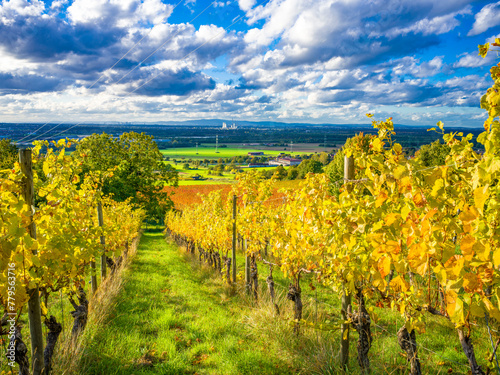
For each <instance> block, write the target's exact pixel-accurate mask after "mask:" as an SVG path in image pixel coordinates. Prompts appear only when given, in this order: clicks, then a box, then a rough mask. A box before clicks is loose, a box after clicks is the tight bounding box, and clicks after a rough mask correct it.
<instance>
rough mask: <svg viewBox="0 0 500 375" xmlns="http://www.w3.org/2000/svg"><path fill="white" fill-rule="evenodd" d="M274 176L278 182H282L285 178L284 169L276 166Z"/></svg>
mask: <svg viewBox="0 0 500 375" xmlns="http://www.w3.org/2000/svg"><path fill="white" fill-rule="evenodd" d="M274 176H276V178H277V179H278V180H284V179H285V178H286V177H287V172H286V169H285V168H283V166H282V165H278V166H277V167H276V169H275V170H274Z"/></svg>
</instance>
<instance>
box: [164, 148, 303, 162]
mask: <svg viewBox="0 0 500 375" xmlns="http://www.w3.org/2000/svg"><path fill="white" fill-rule="evenodd" d="M160 151H161V153H162V154H163V155H164V156H169V157H170V158H171V159H177V160H179V159H182V158H185V159H218V158H232V157H233V156H246V155H248V153H249V152H256V151H263V152H264V155H265V156H269V155H273V156H277V155H279V154H280V153H281V152H285V153H290V151H289V150H288V149H287V150H283V151H274V150H261V149H258V148H240V147H223V148H219V149H218V152H217V153H216V152H215V146H213V147H198V154H196V147H180V148H167V149H163V150H160ZM294 154H304V152H294ZM305 154H310V152H305Z"/></svg>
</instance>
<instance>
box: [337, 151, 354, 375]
mask: <svg viewBox="0 0 500 375" xmlns="http://www.w3.org/2000/svg"><path fill="white" fill-rule="evenodd" d="M344 179H345V180H347V181H349V180H354V158H353V157H347V156H344ZM347 181H344V183H346V182H347ZM347 189H348V190H349V191H350V189H352V187H350V186H347ZM350 305H351V295H350V294H349V293H348V291H347V290H346V286H345V285H343V288H342V308H341V311H340V313H341V315H342V320H343V321H344V322H345V321H347V320H348V317H347V311H348V307H349V306H350ZM340 335H341V336H340V365H341V368H342V369H343V370H345V369H346V368H347V363H348V362H349V324H347V323H342V325H341V327H340Z"/></svg>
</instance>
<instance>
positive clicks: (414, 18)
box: [0, 0, 500, 126]
mask: <svg viewBox="0 0 500 375" xmlns="http://www.w3.org/2000/svg"><path fill="white" fill-rule="evenodd" d="M499 34H500V2H490V1H475V2H471V1H463V0H439V1H436V0H430V1H427V0H373V1H370V0H343V1H342V0H339V1H337V0H263V1H262V0H260V1H259V0H233V1H231V0H225V1H222V0H221V1H213V2H212V1H208V0H206V1H202V0H183V1H179V0H174V1H161V0H74V1H70V0H54V1H39V0H31V1H28V0H10V1H7V0H3V1H2V2H1V5H0V108H2V110H1V111H0V121H1V122H47V121H54V122H60V121H65V122H80V121H94V122H100V121H130V122H154V121H172V120H189V119H208V118H222V119H232V118H234V120H235V121H238V120H254V121H259V120H260V121H269V120H272V121H283V122H310V123H350V124H359V123H368V121H367V119H366V117H365V113H368V112H370V113H374V114H376V117H377V118H379V119H382V118H386V117H393V118H394V121H395V122H396V123H400V124H409V125H412V124H414V125H433V124H435V123H436V122H437V121H440V120H441V121H443V122H444V123H445V125H448V126H482V123H483V121H484V119H485V112H484V111H483V110H481V109H480V108H479V100H480V97H481V95H482V93H484V92H485V90H486V89H487V88H488V87H489V86H491V84H492V81H491V78H490V77H489V68H490V67H491V66H492V65H494V64H496V63H498V62H499V61H500V58H499V57H497V56H496V54H495V53H490V55H489V56H488V57H487V58H486V59H482V58H480V57H479V56H478V54H477V46H478V44H484V43H485V42H486V41H493V40H494V38H495V37H496V36H498V35H499ZM124 55H125V56H124ZM123 56H124V57H123ZM122 57H123V59H121V58H122ZM120 59H121V60H120ZM497 60H498V61H497ZM118 61H119V62H118ZM117 62H118V63H117ZM116 63H117V64H116Z"/></svg>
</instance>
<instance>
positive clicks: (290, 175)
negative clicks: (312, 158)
mask: <svg viewBox="0 0 500 375" xmlns="http://www.w3.org/2000/svg"><path fill="white" fill-rule="evenodd" d="M298 175H299V170H298V169H297V167H290V168H288V172H287V174H286V179H287V180H295V179H297V177H298Z"/></svg>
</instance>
